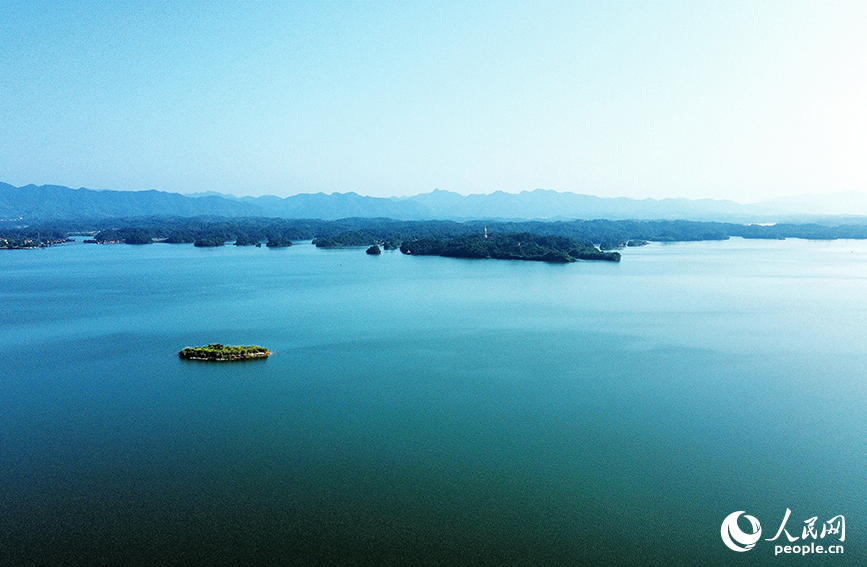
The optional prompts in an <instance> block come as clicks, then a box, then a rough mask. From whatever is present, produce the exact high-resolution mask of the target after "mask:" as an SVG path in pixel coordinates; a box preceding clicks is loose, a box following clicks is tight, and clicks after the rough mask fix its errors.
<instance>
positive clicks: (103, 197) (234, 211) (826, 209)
mask: <svg viewBox="0 0 867 567" xmlns="http://www.w3.org/2000/svg"><path fill="white" fill-rule="evenodd" d="M144 216H180V217H193V216H210V217H215V216H216V217H269V218H309V219H323V220H334V219H340V218H351V217H367V218H378V217H383V218H392V219H398V220H429V219H453V220H469V219H547V220H567V219H609V220H623V219H636V220H678V219H687V220H700V221H723V222H743V223H750V222H752V223H757V222H808V221H815V220H820V219H823V218H824V219H825V220H827V218H826V217H828V216H835V217H837V218H836V219H835V220H838V221H841V222H842V221H845V220H846V219H847V218H851V217H863V216H867V194H865V193H862V192H859V191H848V192H844V193H835V194H831V195H800V196H797V197H785V198H777V199H771V200H767V201H762V202H759V203H753V204H740V203H736V202H734V201H727V200H717V199H698V200H694V199H685V198H679V199H661V200H657V199H628V198H625V197H618V198H606V197H595V196H592V195H582V194H578V193H561V192H557V191H550V190H544V189H536V190H534V191H523V192H521V193H517V194H516V193H504V192H502V191H497V192H494V193H491V194H484V195H482V194H479V195H467V196H464V195H460V194H458V193H452V192H450V191H442V190H439V189H437V190H434V191H432V192H430V193H422V194H420V195H415V196H412V197H388V198H385V197H367V196H363V195H358V194H357V193H352V192H350V193H331V194H325V193H304V194H300V195H293V196H291V197H286V198H280V197H276V196H263V197H235V196H233V195H225V194H219V193H198V194H191V195H183V194H180V193H167V192H162V191H153V190H151V191H110V190H102V191H96V190H91V189H85V188H81V189H71V188H69V187H63V186H59V185H42V186H36V185H27V186H24V187H15V186H13V185H9V184H7V183H0V220H6V221H10V220H15V221H19V222H26V223H29V222H34V221H46V220H64V219H100V218H117V217H144ZM862 220H863V219H862Z"/></svg>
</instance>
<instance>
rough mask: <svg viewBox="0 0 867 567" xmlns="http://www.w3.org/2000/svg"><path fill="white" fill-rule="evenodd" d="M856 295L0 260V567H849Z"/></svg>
mask: <svg viewBox="0 0 867 567" xmlns="http://www.w3.org/2000/svg"><path fill="white" fill-rule="evenodd" d="M865 291H867V243H865V242H860V241H835V242H808V241H800V240H785V241H747V240H740V239H733V240H730V241H725V242H700V243H678V244H670V245H662V244H651V245H649V246H647V247H643V248H629V249H627V250H625V251H623V260H622V262H620V263H619V264H613V263H607V262H599V263H593V262H578V263H575V264H569V265H547V264H540V263H531V262H511V261H473V260H459V259H446V258H436V257H409V256H403V255H401V254H400V253H399V252H384V253H383V254H382V255H381V256H378V257H372V256H368V255H366V254H364V251H363V249H347V250H318V249H316V248H314V247H313V246H310V245H309V244H300V245H297V246H294V247H291V248H288V249H276V250H275V249H268V248H237V247H233V246H227V247H224V248H218V249H199V248H194V247H193V246H191V245H166V244H154V245H150V246H138V247H137V246H126V245H116V246H95V245H84V244H77V243H76V244H70V245H64V246H58V247H54V248H50V249H46V250H34V251H8V252H3V253H2V254H0V338H2V344H3V358H2V362H0V564H4V565H5V564H9V565H85V564H87V565H118V564H125V565H152V564H164V565H172V564H185V565H187V564H199V565H220V564H222V565H238V564H261V565H267V564H279V565H774V564H781V562H786V563H796V564H799V565H802V564H803V565H817V564H822V565H863V564H865V560H867V554H865V550H867V539H865V537H864V534H865V530H864V526H865V521H867V515H865V511H867V497H865V486H867V482H865V481H867V473H865V465H867V447H865V439H867V375H865V369H867V341H865V329H867V301H865V299H864V294H865ZM210 342H222V343H224V344H259V345H262V346H266V347H268V348H269V349H271V350H272V351H273V352H274V355H273V356H271V357H270V358H269V359H267V360H255V361H249V362H241V363H232V364H206V363H204V364H203V363H196V362H190V361H183V360H180V359H178V358H177V356H176V353H177V351H178V350H180V349H181V348H183V347H186V346H195V345H202V344H207V343H210ZM787 508H789V509H791V510H792V513H791V518H790V519H789V521H788V524H787V529H788V532H789V533H790V534H792V535H793V536H794V535H801V527H802V526H803V525H804V521H805V520H807V519H809V518H811V517H813V516H818V521H817V523H816V526H817V527H820V526H821V524H822V522H825V521H826V520H829V519H831V518H832V517H834V516H836V515H838V514H842V515H844V516H845V519H846V540H845V542H842V544H843V545H844V546H845V553H844V554H843V555H837V556H833V557H832V556H829V555H813V556H805V557H801V556H798V557H792V556H789V557H776V558H775V557H774V545H775V544H779V543H782V542H781V541H779V540H778V541H775V542H770V541H764V539H766V538H771V537H773V535H774V534H775V533H776V532H777V530H778V528H779V526H780V523H781V522H782V519H783V516H784V514H785V511H786V509H787ZM739 510H744V511H746V513H747V514H750V515H753V516H755V517H757V518H758V519H759V520H760V521H761V525H762V529H763V536H762V541H760V542H759V543H758V544H757V545H756V548H755V549H753V550H751V551H749V552H745V553H736V552H733V551H730V550H729V549H728V548H726V547H725V545H724V544H723V543H722V540H721V538H720V525H721V523H722V520H723V518H725V517H726V516H727V515H728V514H730V513H731V512H734V511H739ZM745 527H746V524H743V525H742V529H743V528H745ZM781 538H783V539H784V538H785V536H781ZM810 541H812V540H810ZM786 543H787V544H788V542H786ZM797 543H800V541H799V542H796V544H797ZM816 543H817V544H822V543H825V544H826V545H827V544H828V543H835V544H837V543H840V542H839V541H837V540H832V539H831V538H830V537H829V538H825V540H824V541H823V540H817V541H816Z"/></svg>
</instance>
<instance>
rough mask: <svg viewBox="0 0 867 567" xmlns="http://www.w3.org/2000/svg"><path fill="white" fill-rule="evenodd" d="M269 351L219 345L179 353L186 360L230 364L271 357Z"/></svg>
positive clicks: (189, 349) (188, 349) (250, 347)
mask: <svg viewBox="0 0 867 567" xmlns="http://www.w3.org/2000/svg"><path fill="white" fill-rule="evenodd" d="M270 355H271V353H270V352H269V351H268V349H266V348H264V347H260V346H225V345H221V344H219V343H214V344H210V345H208V346H206V347H187V348H185V349H183V350H182V351H181V352H179V353H178V356H179V357H181V358H183V359H185V360H207V361H213V362H228V361H232V360H247V359H250V358H264V357H266V356H270Z"/></svg>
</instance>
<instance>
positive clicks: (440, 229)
mask: <svg viewBox="0 0 867 567" xmlns="http://www.w3.org/2000/svg"><path fill="white" fill-rule="evenodd" d="M486 227H487V230H488V233H489V235H490V238H488V242H487V243H485V242H482V240H483V239H484V232H485V228H486ZM72 234H77V235H86V236H88V239H87V241H88V242H94V243H97V244H109V243H126V244H149V243H151V242H159V243H168V244H197V245H198V246H223V245H224V244H225V243H227V242H234V243H236V244H237V245H238V246H250V245H253V246H255V245H258V244H259V243H267V246H269V247H271V248H275V247H277V248H279V247H283V246H289V245H291V244H292V242H293V241H305V240H306V241H308V242H311V241H312V242H313V244H315V245H316V246H317V247H320V248H340V247H350V246H352V247H361V248H362V251H364V250H367V249H368V247H370V246H371V245H374V244H378V245H379V246H380V247H381V249H383V250H394V249H396V248H399V247H401V246H404V245H406V247H407V249H408V250H411V251H412V253H413V254H416V255H421V254H423V253H424V250H425V249H430V250H434V249H439V250H440V252H444V253H445V254H446V255H452V256H465V257H479V258H506V257H508V258H517V259H539V257H540V256H544V255H545V254H548V253H549V252H552V253H553V254H554V255H555V256H558V255H559V256H560V257H561V259H562V260H563V261H568V259H567V258H566V257H565V256H563V255H562V254H560V253H559V252H563V253H565V255H566V256H571V257H572V258H575V259H599V260H613V259H614V257H613V256H605V255H603V254H602V253H603V252H605V251H606V250H617V249H621V248H624V247H626V246H630V245H631V246H637V245H641V244H642V243H645V242H684V241H700V240H725V239H728V238H730V237H733V236H735V237H742V238H761V239H782V238H805V239H810V240H833V239H838V238H851V239H867V224H818V223H812V224H783V223H780V224H775V225H758V224H736V223H721V222H697V221H684V220H674V221H666V220H662V221H638V220H619V221H611V220H599V219H597V220H564V221H504V220H487V221H482V220H474V221H465V222H457V221H446V220H426V221H400V220H393V219H383V218H347V219H341V220H334V221H325V220H315V219H279V218H271V219H268V218H254V217H250V218H240V219H238V218H218V217H194V218H187V217H143V218H120V219H98V220H87V219H80V220H56V221H45V222H41V223H37V224H33V225H23V224H22V222H21V221H20V220H19V221H15V222H9V221H7V222H0V248H40V247H45V246H50V245H54V244H59V243H63V242H66V241H67V240H68V237H69V236H70V235H72ZM526 234H530V235H533V236H532V243H533V244H538V245H539V246H540V247H542V248H545V247H548V248H550V250H547V251H545V252H541V250H538V249H536V250H535V251H530V252H527V251H526V250H525V249H524V248H523V247H524V246H526V243H527V242H531V240H530V239H528V238H527V237H526V236H524V235H526ZM549 236H552V237H562V238H566V239H570V240H571V241H574V242H575V243H577V244H571V243H570V244H562V245H561V244H557V245H555V246H551V244H552V243H553V241H550V242H548V243H547V244H546V243H545V241H544V240H539V239H541V238H543V237H549ZM516 239H517V240H516ZM418 242H421V243H422V245H419V244H417V243H418ZM518 242H520V243H521V246H522V248H521V249H520V250H519V249H517V243H518ZM591 243H592V244H591ZM578 246H580V247H582V248H583V253H579V254H578V255H575V254H571V253H570V252H571V251H575V252H579V248H578ZM590 246H592V247H593V248H596V251H595V252H594V251H593V250H591V249H590ZM531 248H532V246H531ZM558 251H559V252H558ZM437 253H439V252H437ZM582 254H583V255H582ZM551 258H553V256H551Z"/></svg>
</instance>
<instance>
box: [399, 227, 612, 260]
mask: <svg viewBox="0 0 867 567" xmlns="http://www.w3.org/2000/svg"><path fill="white" fill-rule="evenodd" d="M400 251H401V252H403V253H404V254H412V255H416V256H445V257H448V258H489V259H497V260H531V261H537V262H555V263H563V262H574V261H575V260H579V259H580V260H608V261H612V262H619V261H620V253H619V252H603V251H601V250H599V249H598V248H596V247H595V246H593V244H591V243H589V242H580V241H578V240H574V239H572V238H566V237H564V236H554V235H547V236H539V235H537V234H531V233H527V232H523V233H514V234H492V235H490V236H488V235H487V234H483V235H469V236H460V237H456V238H445V239H442V238H420V239H417V240H413V241H406V242H403V243H402V244H401V246H400Z"/></svg>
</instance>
